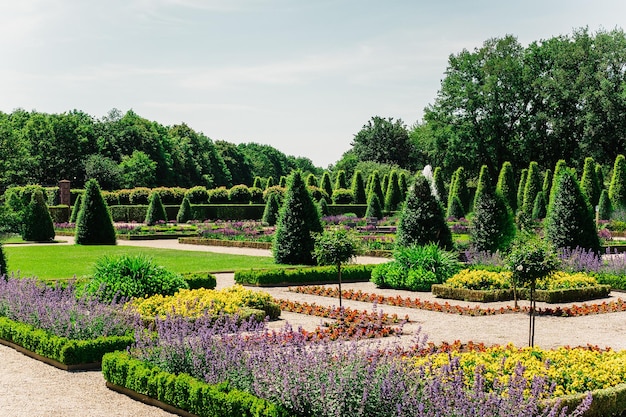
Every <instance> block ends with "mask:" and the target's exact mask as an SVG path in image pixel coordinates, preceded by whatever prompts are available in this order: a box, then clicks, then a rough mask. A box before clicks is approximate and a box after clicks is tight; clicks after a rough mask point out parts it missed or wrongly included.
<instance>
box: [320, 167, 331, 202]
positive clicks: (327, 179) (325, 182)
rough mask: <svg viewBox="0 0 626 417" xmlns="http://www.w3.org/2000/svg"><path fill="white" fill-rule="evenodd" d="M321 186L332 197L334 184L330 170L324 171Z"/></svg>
mask: <svg viewBox="0 0 626 417" xmlns="http://www.w3.org/2000/svg"><path fill="white" fill-rule="evenodd" d="M320 188H321V189H322V190H324V191H326V194H328V198H331V197H332V196H333V185H332V183H331V182H330V174H329V173H328V171H324V173H323V174H322V179H321V181H320Z"/></svg>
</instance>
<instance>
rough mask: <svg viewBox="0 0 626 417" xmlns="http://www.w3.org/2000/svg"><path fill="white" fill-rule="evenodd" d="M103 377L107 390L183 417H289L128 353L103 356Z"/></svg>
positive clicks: (222, 386)
mask: <svg viewBox="0 0 626 417" xmlns="http://www.w3.org/2000/svg"><path fill="white" fill-rule="evenodd" d="M102 374H103V376H104V379H105V381H106V382H107V387H109V388H111V389H116V388H120V387H121V388H123V390H121V391H118V392H122V393H123V394H126V395H129V394H130V396H131V398H134V399H137V400H139V401H142V402H145V401H149V402H148V404H151V405H156V406H157V407H161V404H165V405H167V407H168V408H164V409H165V410H166V411H169V412H174V413H176V414H178V415H182V416H201V417H231V416H232V417H236V416H237V417H239V416H241V417H253V416H254V417H291V414H289V412H288V411H287V410H286V409H284V408H283V407H281V406H279V405H276V404H274V403H271V402H269V401H267V400H264V399H262V398H259V397H256V396H254V395H252V394H249V393H247V392H244V391H240V390H237V389H230V388H229V387H228V384H225V383H223V384H218V385H211V384H208V383H205V382H203V381H200V380H198V379H197V378H193V377H191V376H189V375H187V374H179V375H174V374H171V373H169V372H165V371H163V370H161V369H160V368H159V367H158V366H156V365H153V364H150V363H147V362H144V361H141V360H139V359H134V358H132V357H131V356H130V355H129V354H128V353H127V352H114V353H107V354H106V355H104V357H103V358H102ZM144 400H145V401H144ZM161 408H163V407H161ZM181 411H182V413H181Z"/></svg>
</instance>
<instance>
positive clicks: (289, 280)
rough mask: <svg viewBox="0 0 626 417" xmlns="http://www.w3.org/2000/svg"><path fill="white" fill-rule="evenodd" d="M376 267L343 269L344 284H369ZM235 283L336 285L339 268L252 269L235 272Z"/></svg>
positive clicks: (342, 278)
mask: <svg viewBox="0 0 626 417" xmlns="http://www.w3.org/2000/svg"><path fill="white" fill-rule="evenodd" d="M374 266H375V265H345V266H343V267H342V268H341V281H342V282H367V281H369V280H370V278H371V276H372V269H373V268H374ZM235 282H236V283H237V284H241V285H250V286H259V287H263V286H288V285H301V284H334V283H336V282H337V268H336V267H334V266H318V267H312V268H297V269H252V270H247V271H237V272H235Z"/></svg>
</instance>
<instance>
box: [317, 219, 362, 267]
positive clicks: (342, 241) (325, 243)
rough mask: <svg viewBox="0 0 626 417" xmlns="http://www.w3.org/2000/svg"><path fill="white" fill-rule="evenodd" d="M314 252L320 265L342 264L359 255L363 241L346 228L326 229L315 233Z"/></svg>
mask: <svg viewBox="0 0 626 417" xmlns="http://www.w3.org/2000/svg"><path fill="white" fill-rule="evenodd" d="M314 239H315V247H314V250H313V254H314V256H315V259H316V261H317V264H318V265H335V266H340V265H341V264H343V263H346V262H349V261H350V260H352V259H353V258H354V257H355V256H357V255H358V253H359V249H360V245H361V241H360V240H359V238H358V237H356V236H355V235H354V234H353V233H351V232H349V231H348V230H346V229H344V228H334V229H331V230H325V231H324V232H322V233H318V234H316V235H314Z"/></svg>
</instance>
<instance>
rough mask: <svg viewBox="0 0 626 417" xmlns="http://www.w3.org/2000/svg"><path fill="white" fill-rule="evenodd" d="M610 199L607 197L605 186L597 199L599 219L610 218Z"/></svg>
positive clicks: (607, 192)
mask: <svg viewBox="0 0 626 417" xmlns="http://www.w3.org/2000/svg"><path fill="white" fill-rule="evenodd" d="M611 212H612V209H611V200H610V199H609V191H608V190H607V189H606V188H605V189H603V190H602V192H601V193H600V199H599V200H598V217H599V218H600V220H610V219H611Z"/></svg>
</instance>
